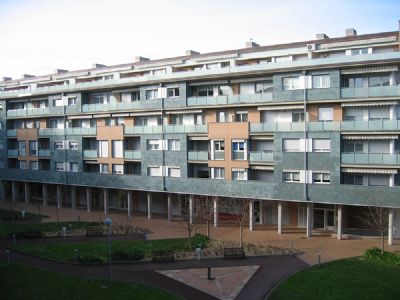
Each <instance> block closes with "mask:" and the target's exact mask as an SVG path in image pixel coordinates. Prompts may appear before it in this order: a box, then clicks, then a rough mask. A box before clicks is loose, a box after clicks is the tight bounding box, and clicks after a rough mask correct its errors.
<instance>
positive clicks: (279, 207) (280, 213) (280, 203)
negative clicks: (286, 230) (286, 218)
mask: <svg viewBox="0 0 400 300" xmlns="http://www.w3.org/2000/svg"><path fill="white" fill-rule="evenodd" d="M282 227H283V218H282V202H278V233H279V234H282Z"/></svg>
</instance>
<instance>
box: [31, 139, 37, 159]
mask: <svg viewBox="0 0 400 300" xmlns="http://www.w3.org/2000/svg"><path fill="white" fill-rule="evenodd" d="M29 155H31V156H37V155H38V142H37V141H29Z"/></svg>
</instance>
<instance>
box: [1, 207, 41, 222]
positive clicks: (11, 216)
mask: <svg viewBox="0 0 400 300" xmlns="http://www.w3.org/2000/svg"><path fill="white" fill-rule="evenodd" d="M44 218H48V216H44V215H39V214H33V213H30V212H25V216H24V218H22V213H21V211H17V210H7V209H0V222H1V221H18V220H25V221H28V220H29V221H37V222H40V220H41V219H44Z"/></svg>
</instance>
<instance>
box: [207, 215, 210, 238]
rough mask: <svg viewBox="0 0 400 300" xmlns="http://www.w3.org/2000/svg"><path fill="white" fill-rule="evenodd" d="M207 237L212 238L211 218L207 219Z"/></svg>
mask: <svg viewBox="0 0 400 300" xmlns="http://www.w3.org/2000/svg"><path fill="white" fill-rule="evenodd" d="M207 238H208V239H209V238H210V219H207Z"/></svg>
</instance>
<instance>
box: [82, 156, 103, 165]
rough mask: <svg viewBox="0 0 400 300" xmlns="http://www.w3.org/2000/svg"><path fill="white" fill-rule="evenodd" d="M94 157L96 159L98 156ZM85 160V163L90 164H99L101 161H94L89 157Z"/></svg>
mask: <svg viewBox="0 0 400 300" xmlns="http://www.w3.org/2000/svg"><path fill="white" fill-rule="evenodd" d="M94 159H96V158H94ZM84 161H85V164H88V165H98V164H99V162H97V161H93V160H87V158H85V159H84Z"/></svg>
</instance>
